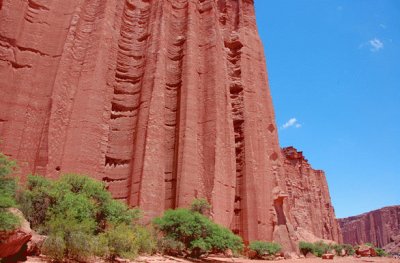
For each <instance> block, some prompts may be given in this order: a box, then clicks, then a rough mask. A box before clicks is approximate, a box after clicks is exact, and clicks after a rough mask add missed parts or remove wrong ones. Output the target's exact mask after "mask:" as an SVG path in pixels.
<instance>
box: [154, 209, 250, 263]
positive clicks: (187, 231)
mask: <svg viewBox="0 0 400 263" xmlns="http://www.w3.org/2000/svg"><path fill="white" fill-rule="evenodd" d="M153 222H154V225H155V226H156V227H157V229H158V230H160V231H161V232H162V233H163V234H164V238H166V240H169V241H170V240H173V241H176V242H177V243H173V244H174V245H177V246H176V247H177V248H180V247H179V245H178V244H180V243H181V244H183V249H181V250H180V251H179V252H180V253H183V252H184V251H185V250H187V251H189V254H190V256H192V257H200V256H201V255H203V254H205V253H208V252H211V251H213V252H217V251H224V250H226V249H228V248H229V249H231V250H232V251H238V250H241V249H242V248H243V242H242V239H241V238H240V237H238V236H236V235H234V234H233V233H232V232H231V231H230V230H229V229H226V228H224V227H222V226H220V225H217V224H215V223H213V222H212V221H211V220H210V219H209V218H207V217H206V216H204V215H202V214H200V213H199V212H196V211H192V210H189V209H185V208H178V209H175V210H167V211H166V212H165V213H164V215H163V216H162V217H159V218H155V219H154V221H153ZM178 242H179V243H178Z"/></svg>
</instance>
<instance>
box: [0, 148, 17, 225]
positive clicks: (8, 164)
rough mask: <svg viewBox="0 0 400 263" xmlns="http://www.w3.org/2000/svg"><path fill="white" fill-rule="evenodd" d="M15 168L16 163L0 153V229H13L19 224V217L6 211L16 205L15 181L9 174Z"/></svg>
mask: <svg viewBox="0 0 400 263" xmlns="http://www.w3.org/2000/svg"><path fill="white" fill-rule="evenodd" d="M16 169H17V165H16V163H15V162H14V161H12V160H10V159H9V158H8V157H7V156H5V155H4V154H2V153H0V231H4V230H13V229H15V228H17V227H18V226H19V225H20V220H19V218H18V217H17V216H15V215H14V214H12V213H10V212H8V211H7V208H10V207H15V206H16V202H15V195H16V190H17V181H16V179H15V177H13V176H12V175H11V174H12V173H13V172H14V171H15V170H16Z"/></svg>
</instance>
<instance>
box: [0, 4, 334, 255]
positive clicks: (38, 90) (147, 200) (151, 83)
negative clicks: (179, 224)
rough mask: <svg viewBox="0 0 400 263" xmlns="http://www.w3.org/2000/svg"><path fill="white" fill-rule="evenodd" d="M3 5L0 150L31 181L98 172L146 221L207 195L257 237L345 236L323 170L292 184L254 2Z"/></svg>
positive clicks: (226, 217)
mask: <svg viewBox="0 0 400 263" xmlns="http://www.w3.org/2000/svg"><path fill="white" fill-rule="evenodd" d="M1 3H2V4H1V6H0V87H1V89H0V136H1V139H2V141H1V144H0V150H1V151H3V152H5V153H6V154H8V155H10V156H12V157H14V158H16V159H17V160H18V161H19V164H20V166H21V175H22V176H23V175H25V174H27V173H39V174H42V175H45V176H47V177H50V178H56V177H58V176H59V175H60V174H62V173H65V172H79V173H87V174H89V175H91V176H92V177H94V178H96V179H98V180H102V181H104V182H105V183H106V185H107V187H108V189H109V190H110V191H111V192H112V194H113V196H114V197H115V198H117V199H121V200H124V201H125V202H127V203H128V204H130V205H131V206H140V207H141V208H142V209H143V210H144V211H145V218H147V219H148V218H151V217H154V216H157V215H159V214H161V213H162V211H164V210H165V209H168V208H175V207H178V206H186V205H188V204H189V203H190V202H191V201H192V200H193V198H196V197H205V198H207V199H208V200H209V201H210V202H211V203H212V205H213V211H212V217H213V219H214V220H215V221H217V222H218V223H221V224H223V225H225V226H228V227H230V228H231V229H232V230H233V231H234V232H235V233H238V234H240V235H241V236H242V237H243V238H244V239H245V240H246V241H250V240H255V239H265V240H272V239H274V238H275V239H279V238H281V239H284V240H286V241H287V242H288V244H289V245H288V246H286V247H288V248H289V249H294V248H293V244H292V243H293V242H292V241H295V239H296V237H295V235H294V234H293V231H294V230H295V229H296V227H300V226H304V228H305V229H307V230H308V231H310V232H312V233H314V234H315V235H317V236H319V237H321V238H331V239H335V240H338V234H337V232H335V231H336V229H335V226H334V224H335V222H336V221H335V219H334V214H333V209H332V207H331V204H330V200H329V193H328V189H327V186H326V182H325V179H324V177H323V175H321V174H318V173H317V172H310V173H309V174H307V176H308V178H309V179H307V180H309V181H310V182H309V183H304V184H305V185H306V186H304V187H305V188H304V190H303V191H298V192H296V193H292V192H291V191H290V187H291V186H292V185H291V184H294V183H293V180H294V181H296V180H297V181H296V182H297V183H298V184H302V180H301V179H293V180H292V181H290V180H289V179H288V178H291V177H292V176H298V175H299V174H301V172H299V171H298V170H296V169H294V168H293V169H292V168H287V167H286V166H287V165H286V164H285V163H284V160H285V159H284V157H283V156H284V155H283V154H282V153H281V150H280V148H279V144H278V137H277V129H276V125H275V120H274V113H273V108H272V101H271V96H270V94H269V88H268V79H267V73H266V68H265V59H264V55H263V48H262V44H261V42H260V40H259V37H258V33H257V27H256V22H255V15H254V4H253V1H251V0H176V1H172V0H153V1H149V0H125V1H121V0H70V1H51V0H35V1H33V0H23V1H13V0H3V1H2V2H1ZM285 162H286V161H285ZM303 176H304V175H303ZM299 178H300V177H299ZM307 182H308V181H307ZM308 195H310V196H312V198H313V199H311V201H310V202H314V201H315V202H317V201H318V202H317V203H315V204H314V203H313V204H310V202H308V201H307V200H308V199H306V198H307V197H306V196H308ZM297 198H300V199H299V200H302V201H297ZM305 199H306V201H304V200H305ZM298 202H300V203H298ZM307 202H308V203H307ZM290 206H293V207H295V208H296V209H297V210H299V211H300V210H301V209H306V210H307V211H306V215H305V216H310V217H311V218H312V220H317V221H318V220H320V219H318V218H323V219H324V221H326V222H325V223H321V225H318V227H313V226H312V224H307V223H306V222H302V221H301V218H300V217H301V216H302V214H300V212H299V215H296V214H293V215H292V212H291V211H290V209H289V207H290ZM292 230H293V231H292Z"/></svg>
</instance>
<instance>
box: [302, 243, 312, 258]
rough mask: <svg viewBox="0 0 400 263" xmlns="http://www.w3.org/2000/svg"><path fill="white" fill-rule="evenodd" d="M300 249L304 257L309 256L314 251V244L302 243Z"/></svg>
mask: <svg viewBox="0 0 400 263" xmlns="http://www.w3.org/2000/svg"><path fill="white" fill-rule="evenodd" d="M299 249H300V252H301V253H302V254H303V255H304V256H307V254H308V253H310V252H311V253H312V252H313V251H314V244H313V243H310V242H305V241H300V242H299Z"/></svg>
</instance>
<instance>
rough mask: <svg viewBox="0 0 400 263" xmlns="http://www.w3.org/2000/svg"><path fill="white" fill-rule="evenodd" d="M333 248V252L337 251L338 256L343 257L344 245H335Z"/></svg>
mask: <svg viewBox="0 0 400 263" xmlns="http://www.w3.org/2000/svg"><path fill="white" fill-rule="evenodd" d="M331 248H332V249H333V250H335V252H336V255H338V256H341V255H342V251H343V249H344V247H343V245H342V244H333V245H332V246H331Z"/></svg>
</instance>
